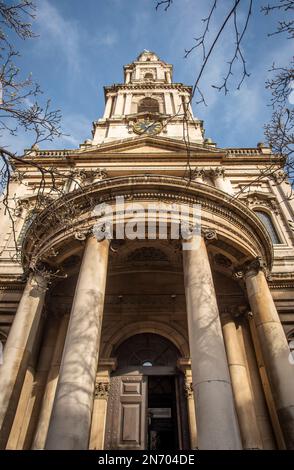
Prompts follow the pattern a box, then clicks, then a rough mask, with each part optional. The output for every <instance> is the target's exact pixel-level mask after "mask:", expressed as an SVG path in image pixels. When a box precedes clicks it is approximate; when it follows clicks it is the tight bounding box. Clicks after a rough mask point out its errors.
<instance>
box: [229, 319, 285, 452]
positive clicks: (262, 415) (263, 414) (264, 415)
mask: <svg viewBox="0 0 294 470" xmlns="http://www.w3.org/2000/svg"><path fill="white" fill-rule="evenodd" d="M249 319H250V316H249V315H247V317H246V318H243V321H242V322H241V323H240V324H239V328H238V334H239V341H240V345H241V348H242V350H243V354H244V356H245V358H246V364H247V372H248V376H249V381H250V385H251V389H252V394H253V397H254V408H255V414H256V419H257V424H258V428H259V432H260V436H261V440H262V447H263V449H264V450H270V449H276V443H275V438H274V435H273V430H272V425H271V421H270V416H269V413H268V409H267V405H266V400H265V396H264V391H263V388H262V383H261V378H260V374H259V370H258V365H257V357H256V355H255V351H254V346H253V343H252V339H251V335H250V330H249V325H248V321H249Z"/></svg>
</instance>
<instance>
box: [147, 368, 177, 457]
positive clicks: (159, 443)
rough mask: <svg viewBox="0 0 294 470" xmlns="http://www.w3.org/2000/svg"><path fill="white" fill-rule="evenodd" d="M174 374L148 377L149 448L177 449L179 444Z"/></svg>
mask: <svg viewBox="0 0 294 470" xmlns="http://www.w3.org/2000/svg"><path fill="white" fill-rule="evenodd" d="M176 417H177V410H176V393H175V377H174V376H149V377H148V442H147V444H148V450H176V449H178V448H179V445H178V428H177V419H176Z"/></svg>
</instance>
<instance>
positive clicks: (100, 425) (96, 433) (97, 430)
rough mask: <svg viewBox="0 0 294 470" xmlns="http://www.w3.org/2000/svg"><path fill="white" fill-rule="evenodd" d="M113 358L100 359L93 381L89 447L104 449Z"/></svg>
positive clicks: (114, 363)
mask: <svg viewBox="0 0 294 470" xmlns="http://www.w3.org/2000/svg"><path fill="white" fill-rule="evenodd" d="M116 366H117V362H116V359H114V358H109V359H100V360H99V367H98V373H97V376H96V382H95V391H94V406H93V413H92V423H91V433H90V443H89V449H95V450H102V449H104V437H105V426H106V415H107V403H108V397H109V390H110V374H111V372H112V371H114V370H115V369H116Z"/></svg>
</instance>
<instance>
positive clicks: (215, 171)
mask: <svg viewBox="0 0 294 470" xmlns="http://www.w3.org/2000/svg"><path fill="white" fill-rule="evenodd" d="M209 176H211V177H212V178H219V177H220V176H225V169H224V168H223V167H221V166H217V167H216V168H210V169H209Z"/></svg>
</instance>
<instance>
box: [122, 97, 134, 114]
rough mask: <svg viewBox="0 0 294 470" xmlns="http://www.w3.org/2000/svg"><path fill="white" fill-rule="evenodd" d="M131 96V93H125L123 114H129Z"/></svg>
mask: <svg viewBox="0 0 294 470" xmlns="http://www.w3.org/2000/svg"><path fill="white" fill-rule="evenodd" d="M132 97H133V94H132V93H127V94H126V102H125V111H124V114H125V115H127V114H131V105H132Z"/></svg>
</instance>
